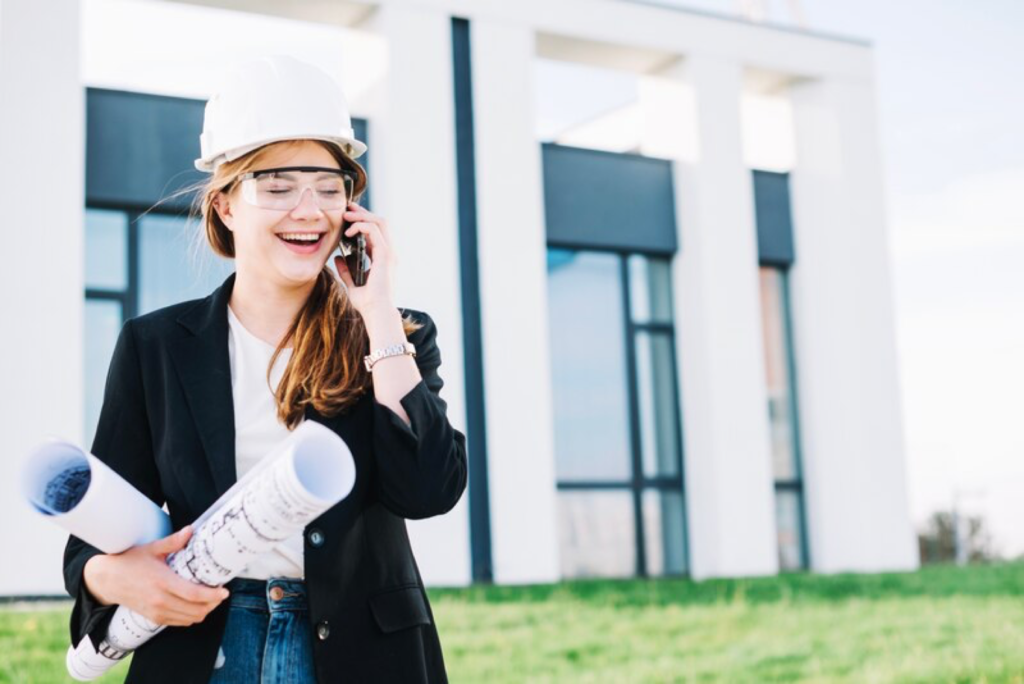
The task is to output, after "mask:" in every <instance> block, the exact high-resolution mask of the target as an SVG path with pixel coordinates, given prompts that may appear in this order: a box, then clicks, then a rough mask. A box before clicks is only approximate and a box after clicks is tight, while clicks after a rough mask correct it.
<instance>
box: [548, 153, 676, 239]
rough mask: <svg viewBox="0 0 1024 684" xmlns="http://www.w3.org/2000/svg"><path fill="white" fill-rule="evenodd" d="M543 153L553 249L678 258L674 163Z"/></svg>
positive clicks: (606, 155) (621, 156)
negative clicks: (676, 253) (673, 255)
mask: <svg viewBox="0 0 1024 684" xmlns="http://www.w3.org/2000/svg"><path fill="white" fill-rule="evenodd" d="M541 152H542V159H543V170H544V212H545V225H546V228H547V241H548V244H549V245H551V246H558V247H567V248H575V249H613V250H623V251H635V252H646V253H649V254H662V255H671V254H674V253H675V252H676V250H677V242H676V209H675V192H674V184H673V181H672V163H671V162H670V161H667V160H664V159H654V158H651V157H644V156H641V155H636V154H620V153H613V152H605V151H602V150H589V149H582V148H577V147H568V146H565V145H556V144H554V143H544V144H543V145H542V146H541Z"/></svg>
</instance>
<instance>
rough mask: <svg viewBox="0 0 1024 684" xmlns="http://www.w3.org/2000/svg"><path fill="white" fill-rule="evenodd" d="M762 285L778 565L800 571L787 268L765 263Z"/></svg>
mask: <svg viewBox="0 0 1024 684" xmlns="http://www.w3.org/2000/svg"><path fill="white" fill-rule="evenodd" d="M760 284H761V320H762V326H763V336H764V353H765V371H766V375H767V378H766V379H767V390H768V417H769V422H770V427H771V440H772V471H773V474H774V477H775V483H776V494H775V517H776V526H777V534H778V552H779V568H780V569H782V570H798V569H801V568H803V567H805V566H806V559H805V558H804V545H805V544H804V534H805V533H804V528H803V511H802V508H803V482H802V480H801V474H800V457H799V442H798V432H797V414H796V399H795V397H794V393H793V368H792V366H791V359H792V348H791V344H792V342H791V340H790V334H789V312H788V310H787V306H788V294H787V287H786V272H785V271H783V270H781V269H778V268H772V267H767V266H765V267H761V269H760Z"/></svg>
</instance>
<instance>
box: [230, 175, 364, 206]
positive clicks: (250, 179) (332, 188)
mask: <svg viewBox="0 0 1024 684" xmlns="http://www.w3.org/2000/svg"><path fill="white" fill-rule="evenodd" d="M355 179H356V174H355V172H354V171H349V170H346V169H332V168H327V167H321V166H282V167H280V168H275V169H260V170H259V171H250V172H249V173H246V174H243V175H241V176H240V177H239V179H238V180H239V183H240V184H241V189H242V199H243V200H245V201H246V202H247V203H248V204H251V205H252V206H254V207H259V208H260V209H271V210H273V211H291V210H292V209H294V208H295V207H297V206H299V202H300V201H301V200H302V196H303V194H305V192H306V190H307V189H309V190H310V192H312V194H313V199H314V201H315V202H316V205H317V206H318V207H320V209H321V210H322V211H334V210H337V209H344V208H346V207H347V206H348V202H349V198H350V197H351V196H352V189H353V188H354V187H355Z"/></svg>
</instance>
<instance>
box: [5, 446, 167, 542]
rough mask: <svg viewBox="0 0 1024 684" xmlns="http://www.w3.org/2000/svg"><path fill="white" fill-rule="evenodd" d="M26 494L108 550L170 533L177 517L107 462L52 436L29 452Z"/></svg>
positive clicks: (79, 534)
mask: <svg viewBox="0 0 1024 684" xmlns="http://www.w3.org/2000/svg"><path fill="white" fill-rule="evenodd" d="M21 476H22V477H21V484H22V493H23V495H24V496H25V498H26V499H27V500H28V502H29V503H30V504H31V505H32V506H33V507H34V508H35V509H36V510H37V511H39V512H40V513H42V514H43V515H45V516H48V517H49V518H50V519H51V520H53V522H55V523H57V524H58V525H60V526H61V527H63V528H64V529H65V530H67V531H68V532H70V533H71V534H73V535H75V536H76V537H78V538H79V539H83V540H85V541H86V542H88V543H89V544H92V545H93V546H95V547H96V548H98V549H99V550H100V551H103V552H104V553H121V552H122V551H126V550H128V549H130V548H131V547H133V546H136V545H138V544H148V543H149V542H151V541H155V540H157V539H160V538H161V537H166V536H167V535H168V534H170V533H171V519H170V518H169V517H168V515H167V514H166V513H164V511H163V510H162V509H161V508H160V507H159V506H157V505H156V504H155V503H153V502H152V501H150V500H149V499H148V498H147V497H146V496H145V495H144V494H142V493H141V492H139V490H137V489H135V487H133V486H131V485H130V484H128V482H127V481H126V480H125V479H124V478H123V477H121V476H120V475H118V474H117V473H116V472H114V471H113V470H111V468H110V466H108V465H107V464H106V463H104V462H103V461H101V460H99V459H98V458H96V457H95V456H93V455H92V454H90V453H86V452H85V451H82V450H81V449H79V448H78V447H77V446H75V445H74V444H72V443H70V442H64V441H61V440H56V439H54V440H50V441H48V442H46V443H44V444H43V445H41V446H40V447H39V448H38V449H36V450H35V451H34V452H32V453H31V454H30V455H29V458H28V460H27V461H26V463H25V466H24V468H23V469H22V471H21Z"/></svg>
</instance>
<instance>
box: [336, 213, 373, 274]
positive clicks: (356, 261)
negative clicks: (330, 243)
mask: <svg viewBox="0 0 1024 684" xmlns="http://www.w3.org/2000/svg"><path fill="white" fill-rule="evenodd" d="M351 225H352V224H351V222H349V221H342V222H341V241H340V242H339V243H338V251H339V252H341V255H342V256H343V257H345V265H346V266H348V272H349V273H350V274H351V275H352V282H353V283H355V284H356V287H361V286H363V285H365V284H366V271H367V266H368V264H369V259H368V258H367V255H366V236H365V235H363V234H362V233H359V234H358V235H355V236H354V237H348V236H347V235H345V231H346V230H348V229H349V226H351Z"/></svg>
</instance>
